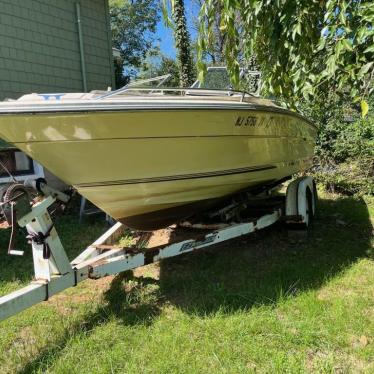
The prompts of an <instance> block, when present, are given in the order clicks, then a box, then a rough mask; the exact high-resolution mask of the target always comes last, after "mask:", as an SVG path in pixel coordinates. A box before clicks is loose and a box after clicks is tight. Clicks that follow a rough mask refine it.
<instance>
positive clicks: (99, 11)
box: [0, 0, 113, 100]
mask: <svg viewBox="0 0 374 374" xmlns="http://www.w3.org/2000/svg"><path fill="white" fill-rule="evenodd" d="M76 3H77V1H76V0H64V1H61V0H0V100H1V99H4V98H5V97H12V98H14V97H18V96H19V95H21V94H23V93H29V92H57V91H60V92H75V91H83V78H82V71H81V60H80V49H79V36H78V26H77V15H76ZM80 5H81V20H82V32H83V40H84V54H85V62H86V74H87V75H86V76H87V85H88V90H93V89H106V88H107V87H108V86H112V85H113V63H112V48H111V41H110V34H109V24H108V22H109V18H108V3H107V0H81V1H80Z"/></svg>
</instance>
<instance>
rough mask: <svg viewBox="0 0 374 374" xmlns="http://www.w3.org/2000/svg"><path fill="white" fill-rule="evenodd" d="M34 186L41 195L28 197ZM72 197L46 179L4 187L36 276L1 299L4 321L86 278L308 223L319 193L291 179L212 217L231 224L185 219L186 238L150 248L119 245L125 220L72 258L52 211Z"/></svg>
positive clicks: (6, 209)
mask: <svg viewBox="0 0 374 374" xmlns="http://www.w3.org/2000/svg"><path fill="white" fill-rule="evenodd" d="M30 188H31V189H33V190H35V191H37V192H38V193H39V194H40V195H41V197H40V196H39V198H37V199H34V200H32V201H30V200H31V198H30V195H29V191H30ZM68 200H69V196H68V195H66V194H64V193H61V192H59V191H56V190H54V189H52V188H50V187H48V186H47V185H46V184H45V182H44V181H43V180H37V181H31V182H25V185H21V184H12V185H10V186H8V187H7V188H6V189H5V192H4V193H3V195H2V203H1V208H2V212H3V216H4V217H5V219H6V221H7V222H8V224H9V225H10V226H11V227H12V233H13V232H14V228H15V227H16V225H19V226H20V227H25V228H26V230H27V233H28V236H27V238H28V239H29V242H30V243H31V247H32V253H33V262H34V272H35V278H34V280H33V281H32V282H31V283H30V285H28V286H27V287H24V288H22V289H20V290H18V291H15V292H12V293H10V294H8V295H6V296H3V297H0V321H1V320H4V319H6V318H8V317H10V316H12V315H15V314H17V313H19V312H21V311H22V310H24V309H26V308H29V307H31V306H32V305H34V304H37V303H39V302H42V301H46V300H48V299H49V298H50V297H51V296H53V295H55V294H57V293H59V292H61V291H63V290H65V289H66V288H69V287H74V286H76V285H77V284H78V283H79V282H82V281H84V280H85V279H87V278H92V279H97V278H101V277H104V276H107V275H111V274H116V273H119V272H122V271H126V270H131V269H135V268H137V267H140V266H143V265H147V264H150V263H153V262H156V261H160V260H162V259H164V258H168V257H174V256H178V255H180V254H184V253H188V252H192V251H195V250H198V249H202V248H205V247H208V246H211V245H214V244H217V243H220V242H223V241H226V240H229V239H233V238H237V237H239V236H242V235H246V234H249V233H252V232H254V231H256V230H260V229H263V228H265V227H268V226H270V225H272V224H273V223H275V222H277V221H278V220H280V219H282V220H285V221H286V222H287V223H289V224H291V225H293V226H294V227H295V226H297V227H303V228H304V227H307V226H308V225H309V223H310V220H311V218H312V216H313V215H314V213H315V202H316V193H315V186H314V182H313V180H312V179H311V178H310V177H305V178H299V179H296V180H295V181H293V182H291V183H290V185H289V186H288V189H287V193H286V197H285V198H281V199H280V198H279V197H276V198H271V197H267V198H266V199H264V198H262V199H258V198H257V199H255V200H253V199H248V201H243V199H241V201H240V202H238V201H236V202H230V204H228V205H227V206H225V207H223V208H221V209H220V210H219V211H216V212H213V213H212V214H211V215H210V216H217V215H218V216H219V217H221V219H225V220H228V221H229V223H227V222H223V223H217V222H215V223H206V222H198V223H196V222H184V223H182V224H180V225H178V226H176V227H174V228H173V230H189V231H187V232H188V233H189V234H190V237H189V238H188V239H186V240H182V241H179V242H174V243H173V242H171V243H167V244H164V245H159V246H154V247H150V248H142V247H141V246H140V245H135V246H134V247H120V246H118V245H115V241H116V240H117V239H118V238H119V237H120V236H121V235H122V234H123V232H124V230H125V227H124V226H123V225H122V224H121V223H117V224H115V225H114V226H113V227H111V228H110V229H109V230H108V231H107V232H106V233H105V234H104V235H102V236H101V237H100V238H99V239H97V240H96V241H95V242H94V243H92V244H91V245H90V246H89V247H88V248H86V249H85V250H84V251H83V252H82V253H81V254H80V255H79V256H78V257H77V258H76V259H74V260H73V261H71V262H69V259H68V257H67V255H66V252H65V250H64V247H63V245H62V243H61V241H60V238H59V236H58V233H57V230H56V228H55V227H54V224H53V221H52V219H51V215H50V213H49V210H48V209H49V208H50V207H51V206H52V205H54V204H56V203H58V202H60V203H63V204H64V203H66V202H67V201H68ZM253 206H256V207H257V208H258V207H259V206H262V208H263V209H261V211H262V214H260V215H257V216H256V217H252V218H243V216H242V215H241V214H240V213H241V212H244V211H247V210H250V211H251V210H252V209H251V207H253ZM257 210H258V209H257ZM235 221H236V222H235ZM196 232H197V233H196ZM13 238H14V235H12V236H11V240H10V244H9V249H8V253H9V254H13V255H22V254H23V252H21V251H17V250H16V249H14V240H13ZM138 242H139V243H140V242H141V240H139V241H138Z"/></svg>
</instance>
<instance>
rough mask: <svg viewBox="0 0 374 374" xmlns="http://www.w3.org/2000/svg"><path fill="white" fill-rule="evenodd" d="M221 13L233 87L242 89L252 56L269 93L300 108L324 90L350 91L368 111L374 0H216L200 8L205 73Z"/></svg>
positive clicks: (373, 67)
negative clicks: (243, 67)
mask: <svg viewBox="0 0 374 374" xmlns="http://www.w3.org/2000/svg"><path fill="white" fill-rule="evenodd" d="M217 9H221V16H220V18H221V24H220V27H219V32H220V33H221V34H222V35H224V37H225V47H224V49H225V59H226V61H227V65H228V68H229V71H230V76H231V80H232V83H233V84H234V85H235V86H238V84H239V57H240V53H243V55H244V57H245V58H249V57H250V56H252V55H253V54H255V55H256V57H257V62H258V64H259V65H260V66H261V70H262V72H263V83H264V90H265V92H267V93H269V94H272V95H275V96H278V97H282V98H283V99H284V100H285V101H286V102H287V103H289V104H290V105H297V104H298V102H299V100H300V98H301V97H303V96H304V97H305V98H310V97H313V96H314V95H316V94H318V92H319V90H320V89H321V87H322V86H323V85H324V84H326V83H327V84H328V86H329V87H332V89H333V90H335V92H336V93H339V92H344V93H346V91H347V90H348V91H349V94H350V96H351V98H352V99H353V101H356V102H357V101H361V107H362V113H363V115H365V114H366V113H367V110H368V104H367V98H368V97H369V95H370V93H372V92H373V90H374V86H373V78H374V28H373V20H374V2H373V1H372V0H367V1H363V0H351V1H347V0H309V1H304V0H274V1H269V0H251V1H248V0H211V1H206V2H204V3H203V5H202V8H201V16H200V17H201V22H200V36H199V56H198V59H199V63H198V64H199V69H200V70H201V71H202V72H203V71H204V63H203V61H202V60H203V53H204V51H207V50H208V49H209V43H208V41H209V40H210V38H211V35H212V33H214V32H217V30H216V28H215V22H216V18H217V15H216V10H217Z"/></svg>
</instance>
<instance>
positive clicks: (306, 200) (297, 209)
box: [285, 176, 317, 227]
mask: <svg viewBox="0 0 374 374" xmlns="http://www.w3.org/2000/svg"><path fill="white" fill-rule="evenodd" d="M316 205H317V189H316V185H315V182H314V180H313V178H312V177H309V176H306V177H301V178H297V179H295V180H294V181H292V182H291V183H290V184H289V185H288V187H287V192H286V217H285V220H286V223H287V224H299V225H303V226H306V227H308V226H309V225H310V223H311V221H312V219H313V216H314V215H315V212H316Z"/></svg>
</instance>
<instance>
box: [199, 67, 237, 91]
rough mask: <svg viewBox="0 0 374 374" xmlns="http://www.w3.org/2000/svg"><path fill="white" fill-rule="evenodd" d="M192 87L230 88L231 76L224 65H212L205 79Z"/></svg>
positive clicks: (208, 88) (207, 88) (209, 88)
mask: <svg viewBox="0 0 374 374" xmlns="http://www.w3.org/2000/svg"><path fill="white" fill-rule="evenodd" d="M192 88H201V89H206V90H230V89H232V85H231V83H230V78H229V75H228V73H227V69H226V68H224V67H219V68H218V67H217V68H216V67H211V68H208V70H207V72H206V74H205V77H204V81H203V82H200V81H196V82H195V83H194V84H193V85H192Z"/></svg>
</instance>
